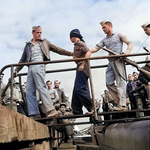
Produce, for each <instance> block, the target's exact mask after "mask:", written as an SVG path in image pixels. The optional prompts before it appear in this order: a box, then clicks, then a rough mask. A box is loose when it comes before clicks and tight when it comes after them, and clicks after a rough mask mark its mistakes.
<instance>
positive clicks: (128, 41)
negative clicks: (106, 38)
mask: <svg viewBox="0 0 150 150" xmlns="http://www.w3.org/2000/svg"><path fill="white" fill-rule="evenodd" d="M120 39H121V41H122V42H124V43H126V44H127V45H128V46H127V50H126V51H125V54H130V53H131V51H132V49H133V46H134V44H133V42H131V41H130V40H128V39H127V38H126V36H124V35H120Z"/></svg>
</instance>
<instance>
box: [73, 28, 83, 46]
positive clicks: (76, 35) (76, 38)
mask: <svg viewBox="0 0 150 150" xmlns="http://www.w3.org/2000/svg"><path fill="white" fill-rule="evenodd" d="M82 38H83V37H82V35H81V34H80V31H79V30H78V29H73V30H72V31H71V32H70V40H71V42H72V43H76V42H77V41H80V40H81V41H83V39H82Z"/></svg>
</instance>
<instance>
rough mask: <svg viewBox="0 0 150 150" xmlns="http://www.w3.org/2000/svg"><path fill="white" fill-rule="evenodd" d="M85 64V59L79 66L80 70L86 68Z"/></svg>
mask: <svg viewBox="0 0 150 150" xmlns="http://www.w3.org/2000/svg"><path fill="white" fill-rule="evenodd" d="M84 65H85V63H84V61H83V62H82V64H81V65H80V66H79V68H78V70H79V71H82V70H83V69H84Z"/></svg>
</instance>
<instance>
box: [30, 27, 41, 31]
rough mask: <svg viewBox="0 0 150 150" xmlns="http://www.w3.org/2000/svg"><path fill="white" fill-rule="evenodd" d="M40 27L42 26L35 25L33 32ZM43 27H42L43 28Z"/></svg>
mask: <svg viewBox="0 0 150 150" xmlns="http://www.w3.org/2000/svg"><path fill="white" fill-rule="evenodd" d="M38 28H41V26H33V27H32V32H35V31H36V30H37V29H38ZM41 29H42V28H41Z"/></svg>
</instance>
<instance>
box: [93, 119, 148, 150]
mask: <svg viewBox="0 0 150 150" xmlns="http://www.w3.org/2000/svg"><path fill="white" fill-rule="evenodd" d="M94 129H95V134H96V138H97V140H98V144H99V146H100V149H101V150H150V120H144V121H136V122H130V123H115V124H112V125H109V126H108V127H107V128H106V131H105V134H102V133H100V131H101V130H102V126H96V127H95V128H94Z"/></svg>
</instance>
